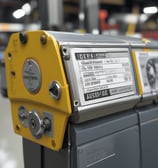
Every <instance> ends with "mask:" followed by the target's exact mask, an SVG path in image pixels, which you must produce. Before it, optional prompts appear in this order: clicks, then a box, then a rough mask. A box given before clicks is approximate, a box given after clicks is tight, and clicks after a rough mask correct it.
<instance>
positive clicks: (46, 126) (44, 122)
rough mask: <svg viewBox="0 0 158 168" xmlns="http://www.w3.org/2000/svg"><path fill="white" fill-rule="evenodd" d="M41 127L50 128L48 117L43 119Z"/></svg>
mask: <svg viewBox="0 0 158 168" xmlns="http://www.w3.org/2000/svg"><path fill="white" fill-rule="evenodd" d="M42 127H43V129H44V130H48V129H50V127H51V121H50V119H49V118H44V119H43V123H42Z"/></svg>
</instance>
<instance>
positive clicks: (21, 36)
mask: <svg viewBox="0 0 158 168" xmlns="http://www.w3.org/2000/svg"><path fill="white" fill-rule="evenodd" d="M19 39H20V41H21V43H22V44H26V43H27V40H28V39H27V34H26V33H25V32H21V33H20V34H19Z"/></svg>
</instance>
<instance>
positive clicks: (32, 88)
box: [23, 59, 41, 93]
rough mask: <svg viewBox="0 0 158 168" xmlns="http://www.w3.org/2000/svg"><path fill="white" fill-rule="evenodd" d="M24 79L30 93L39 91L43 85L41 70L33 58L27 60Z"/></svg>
mask: <svg viewBox="0 0 158 168" xmlns="http://www.w3.org/2000/svg"><path fill="white" fill-rule="evenodd" d="M23 81H24V85H25V87H26V89H27V90H28V91H29V92H30V93H37V92H38V91H39V89H40V86H41V72H40V68H39V65H38V64H37V62H36V61H35V60H33V59H28V60H26V61H25V63H24V66H23Z"/></svg>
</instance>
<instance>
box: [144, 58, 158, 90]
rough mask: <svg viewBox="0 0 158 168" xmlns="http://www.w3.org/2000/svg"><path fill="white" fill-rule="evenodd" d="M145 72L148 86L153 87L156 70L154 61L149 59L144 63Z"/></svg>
mask: <svg viewBox="0 0 158 168" xmlns="http://www.w3.org/2000/svg"><path fill="white" fill-rule="evenodd" d="M146 72H147V77H148V81H149V84H150V86H151V87H152V88H153V87H155V85H156V70H155V65H154V61H153V60H152V59H151V60H149V61H148V62H147V64H146Z"/></svg>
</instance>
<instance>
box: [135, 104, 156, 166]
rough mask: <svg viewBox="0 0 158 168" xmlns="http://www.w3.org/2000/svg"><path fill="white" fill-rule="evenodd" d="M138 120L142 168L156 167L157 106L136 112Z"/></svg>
mask: <svg viewBox="0 0 158 168" xmlns="http://www.w3.org/2000/svg"><path fill="white" fill-rule="evenodd" d="M138 114H139V119H140V135H141V153H142V168H149V167H150V168H157V167H158V159H157V156H158V134H157V132H158V106H157V105H155V106H148V107H146V108H145V107H144V108H141V109H140V110H139V111H138Z"/></svg>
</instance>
